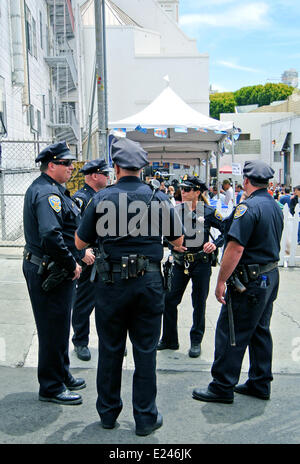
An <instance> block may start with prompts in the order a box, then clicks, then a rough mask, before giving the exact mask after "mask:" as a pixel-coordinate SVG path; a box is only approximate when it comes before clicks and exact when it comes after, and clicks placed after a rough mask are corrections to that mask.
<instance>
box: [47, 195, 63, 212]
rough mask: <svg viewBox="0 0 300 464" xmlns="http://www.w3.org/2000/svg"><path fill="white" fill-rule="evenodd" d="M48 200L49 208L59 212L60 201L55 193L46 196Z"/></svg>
mask: <svg viewBox="0 0 300 464" xmlns="http://www.w3.org/2000/svg"><path fill="white" fill-rule="evenodd" d="M48 201H49V204H50V206H51V208H52V209H54V211H55V212H56V213H59V212H60V211H61V201H60V198H59V197H58V196H57V195H51V196H50V197H48Z"/></svg>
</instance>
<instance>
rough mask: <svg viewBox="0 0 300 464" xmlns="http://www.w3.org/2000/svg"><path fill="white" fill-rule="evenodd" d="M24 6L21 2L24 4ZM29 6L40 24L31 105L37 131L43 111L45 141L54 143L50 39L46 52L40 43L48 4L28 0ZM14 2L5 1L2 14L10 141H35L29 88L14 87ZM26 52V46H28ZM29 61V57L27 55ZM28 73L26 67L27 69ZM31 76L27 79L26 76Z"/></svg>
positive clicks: (0, 63)
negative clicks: (48, 59)
mask: <svg viewBox="0 0 300 464" xmlns="http://www.w3.org/2000/svg"><path fill="white" fill-rule="evenodd" d="M20 4H21V2H20ZM26 4H27V6H28V8H29V10H30V11H31V14H32V16H33V18H34V19H35V22H36V39H37V40H36V43H37V58H35V57H34V56H32V55H30V53H29V54H28V65H29V78H30V91H29V95H30V103H31V104H32V105H33V106H34V116H35V128H37V117H36V111H37V110H39V111H40V112H41V124H42V136H41V138H42V139H44V140H51V138H52V130H51V129H49V127H48V126H47V120H48V119H49V104H48V103H49V102H48V89H49V87H50V78H49V67H48V65H47V63H46V62H45V60H44V56H45V53H46V37H45V35H44V37H43V49H42V48H41V45H40V44H41V41H40V12H41V13H42V18H43V28H42V29H43V31H44V34H45V30H46V21H47V5H46V2H45V1H43V0H26ZM11 44H12V41H11V27H10V2H8V1H6V2H1V15H0V76H1V77H4V79H5V93H6V111H7V129H8V138H9V139H11V140H33V139H34V133H32V132H31V131H30V126H29V124H28V118H27V106H26V105H25V104H26V103H28V98H27V97H26V93H25V91H26V85H25V86H17V85H13V84H12V72H13V57H12V47H11ZM24 50H26V46H24ZM24 58H25V55H24ZM24 73H25V74H26V68H25V69H24ZM25 77H27V76H25ZM42 95H45V102H46V118H44V117H43V97H42Z"/></svg>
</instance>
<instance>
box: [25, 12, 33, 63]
mask: <svg viewBox="0 0 300 464" xmlns="http://www.w3.org/2000/svg"><path fill="white" fill-rule="evenodd" d="M25 31H26V44H27V49H28V51H29V53H31V54H32V29H31V13H30V10H29V8H28V6H27V5H26V4H25Z"/></svg>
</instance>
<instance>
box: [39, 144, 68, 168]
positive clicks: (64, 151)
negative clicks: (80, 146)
mask: <svg viewBox="0 0 300 464" xmlns="http://www.w3.org/2000/svg"><path fill="white" fill-rule="evenodd" d="M57 160H76V156H75V155H73V153H71V152H70V149H69V147H68V145H67V143H66V142H65V141H63V142H57V143H53V144H52V145H48V147H46V148H44V150H42V151H41V152H40V154H39V155H38V157H37V158H36V160H35V162H36V163H38V162H39V161H48V162H49V161H57Z"/></svg>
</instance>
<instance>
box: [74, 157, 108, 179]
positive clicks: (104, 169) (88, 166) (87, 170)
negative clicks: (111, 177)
mask: <svg viewBox="0 0 300 464" xmlns="http://www.w3.org/2000/svg"><path fill="white" fill-rule="evenodd" d="M79 172H82V173H83V174H84V175H85V176H86V175H88V174H94V173H96V174H108V173H109V167H108V165H107V164H106V162H105V160H104V159H103V158H98V159H95V160H92V161H88V162H87V163H85V165H84V166H82V168H81V169H80V171H79Z"/></svg>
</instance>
